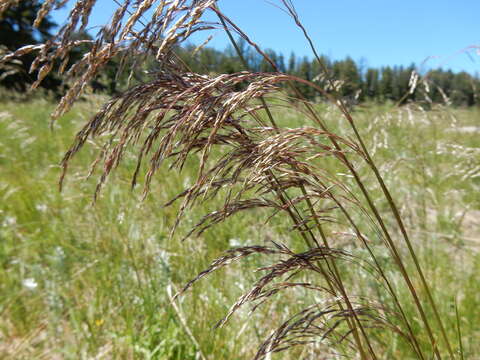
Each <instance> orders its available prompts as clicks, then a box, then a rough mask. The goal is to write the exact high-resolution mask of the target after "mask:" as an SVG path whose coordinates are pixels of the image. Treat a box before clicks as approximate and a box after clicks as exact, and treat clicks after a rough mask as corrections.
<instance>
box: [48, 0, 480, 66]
mask: <svg viewBox="0 0 480 360" xmlns="http://www.w3.org/2000/svg"><path fill="white" fill-rule="evenodd" d="M272 3H276V4H279V0H270V2H269V1H264V0H221V1H219V6H220V8H221V10H222V11H223V12H224V13H225V14H226V15H227V16H229V17H230V18H231V19H232V20H234V21H235V22H236V23H237V24H238V25H240V27H241V28H242V29H243V30H244V31H245V32H246V33H247V34H249V35H250V36H251V37H252V38H253V39H254V41H256V42H257V43H258V44H260V45H261V47H262V48H271V49H274V50H276V51H278V52H281V53H283V54H284V55H285V56H287V57H288V56H289V54H290V52H291V51H294V52H295V53H296V54H297V55H298V56H309V57H310V56H311V52H310V50H309V48H308V46H307V45H308V44H307V43H306V41H305V40H304V39H303V37H302V35H301V33H300V31H299V30H298V29H297V28H296V27H295V25H294V23H293V21H292V20H291V19H290V18H289V17H288V16H287V15H286V14H285V13H284V12H282V11H281V10H279V9H278V8H276V7H275V6H273V5H272ZM293 3H294V4H295V6H296V8H297V12H298V14H299V16H300V19H301V20H302V22H303V24H304V25H305V27H306V28H307V29H308V31H309V33H310V35H311V37H312V38H313V40H314V42H315V45H316V47H317V50H318V51H319V52H320V53H322V54H325V55H327V56H329V57H330V58H332V59H343V58H345V57H346V56H351V57H352V58H353V59H354V60H356V61H362V62H364V63H365V64H366V65H367V66H372V67H379V66H384V65H409V64H410V63H412V62H415V63H416V64H417V65H418V64H421V63H422V62H424V61H425V60H427V59H428V60H427V61H426V63H425V64H426V65H425V66H426V67H431V68H436V67H439V66H441V67H443V68H451V69H453V70H454V71H462V70H465V71H468V72H470V73H476V72H479V73H480V50H479V51H477V50H472V49H470V51H468V52H467V51H464V49H466V48H467V47H469V46H480V21H479V14H480V1H479V0H402V1H400V0H335V1H332V0H328V1H327V0H293ZM115 7H116V5H115V4H114V1H113V0H99V1H98V3H97V6H96V9H95V12H94V15H93V17H92V24H94V25H98V24H101V23H104V22H106V21H108V19H109V14H111V13H112V11H113V9H114V8H115ZM64 16H65V11H60V12H58V13H57V14H56V15H55V17H54V19H55V20H56V21H57V22H59V23H62V21H63V18H64ZM209 18H210V19H213V17H211V16H210V17H209ZM198 41H202V39H198ZM227 44H228V41H227V38H226V37H225V35H224V34H223V33H222V32H221V31H214V38H213V40H212V41H211V43H210V46H213V47H215V48H218V49H223V48H225V46H226V45H227Z"/></svg>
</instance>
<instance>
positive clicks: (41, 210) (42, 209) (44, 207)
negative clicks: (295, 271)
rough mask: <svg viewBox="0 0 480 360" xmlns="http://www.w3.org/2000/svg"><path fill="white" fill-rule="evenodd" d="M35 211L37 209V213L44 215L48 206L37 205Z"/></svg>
mask: <svg viewBox="0 0 480 360" xmlns="http://www.w3.org/2000/svg"><path fill="white" fill-rule="evenodd" d="M35 209H37V211H40V212H42V213H44V212H46V211H47V209H48V207H47V205H46V204H37V205H35Z"/></svg>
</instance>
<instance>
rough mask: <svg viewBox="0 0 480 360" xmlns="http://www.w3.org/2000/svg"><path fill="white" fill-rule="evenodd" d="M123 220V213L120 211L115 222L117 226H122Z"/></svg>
mask: <svg viewBox="0 0 480 360" xmlns="http://www.w3.org/2000/svg"><path fill="white" fill-rule="evenodd" d="M124 220H125V213H124V212H123V211H122V212H121V213H120V214H118V216H117V221H118V223H119V224H123V221H124Z"/></svg>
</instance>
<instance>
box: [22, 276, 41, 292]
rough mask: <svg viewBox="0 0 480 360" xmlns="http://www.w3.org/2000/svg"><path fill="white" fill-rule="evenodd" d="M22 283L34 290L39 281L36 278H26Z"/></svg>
mask: <svg viewBox="0 0 480 360" xmlns="http://www.w3.org/2000/svg"><path fill="white" fill-rule="evenodd" d="M22 284H23V286H24V287H25V288H27V289H28V290H34V289H36V288H37V286H38V283H37V282H36V281H35V279H34V278H26V279H24V280H23V281H22Z"/></svg>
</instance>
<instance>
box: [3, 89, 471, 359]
mask: <svg viewBox="0 0 480 360" xmlns="http://www.w3.org/2000/svg"><path fill="white" fill-rule="evenodd" d="M100 100H101V99H96V98H93V97H92V98H89V100H88V101H85V102H82V103H79V104H78V105H77V106H76V107H75V108H74V110H73V111H72V112H71V113H69V115H67V116H65V117H63V118H62V119H60V120H59V121H58V122H57V123H56V124H55V126H54V131H53V132H52V131H50V129H49V118H48V115H49V113H50V112H51V111H52V110H53V105H52V104H51V103H48V102H46V101H42V100H37V101H35V102H33V103H29V104H20V105H19V104H18V103H4V104H2V105H1V111H0V112H1V115H0V117H1V120H0V134H1V138H0V153H1V157H0V173H1V174H2V175H1V176H0V199H1V201H0V204H1V205H0V214H1V216H0V218H1V219H2V224H1V227H0V238H1V241H0V244H1V245H0V264H1V268H0V279H1V281H0V313H1V317H0V319H1V320H0V344H1V345H0V354H1V357H2V358H6V359H52V358H64V359H79V358H134V357H137V358H142V359H148V358H151V359H195V358H197V355H196V354H198V353H199V352H200V351H201V352H202V353H203V354H205V358H209V359H243V358H249V357H251V356H253V354H254V353H255V352H256V348H257V346H258V345H259V343H261V341H262V340H263V338H264V336H266V335H268V329H269V328H275V327H276V326H278V325H279V324H280V323H281V322H282V321H283V320H285V319H286V318H287V317H288V314H290V313H292V312H294V311H295V310H296V309H301V308H302V305H303V304H301V303H300V304H297V303H295V302H293V299H295V301H298V299H301V298H302V297H305V299H304V301H305V303H308V300H309V296H311V295H309V294H308V293H306V292H305V291H303V290H302V291H300V290H298V292H297V290H290V291H289V293H286V294H285V295H284V297H276V298H275V299H274V300H273V301H271V303H270V305H269V306H268V311H264V312H260V311H257V312H256V313H255V315H254V316H253V317H252V318H250V319H249V316H248V313H247V312H239V313H237V314H236V315H234V317H233V319H232V320H231V322H230V324H229V325H228V326H225V327H223V328H221V329H218V330H213V329H212V327H213V325H214V324H215V323H216V321H218V320H219V319H221V318H222V317H223V316H224V315H225V313H226V312H227V311H228V308H229V306H230V304H231V303H233V302H234V301H235V300H236V298H237V296H239V295H240V293H241V292H242V290H244V289H247V288H248V287H249V284H251V282H252V280H253V279H255V278H258V276H259V274H257V273H252V272H251V269H252V268H254V267H255V266H259V265H260V264H264V260H263V259H261V258H260V257H259V258H258V259H257V258H255V259H254V258H252V259H251V260H249V261H248V262H246V263H241V264H240V263H239V264H237V265H235V266H233V267H230V268H229V270H228V271H226V272H224V273H218V274H216V275H211V277H210V278H209V280H208V281H200V282H198V283H197V284H196V285H195V286H194V287H193V288H192V292H193V293H189V294H187V295H186V296H184V297H182V300H181V301H180V302H179V303H178V304H177V306H176V307H173V306H171V302H170V298H169V293H170V294H173V293H175V292H176V291H177V290H178V289H179V288H181V287H182V286H183V285H184V284H185V283H186V282H187V281H188V280H190V279H191V278H192V277H193V275H194V274H196V273H198V272H200V271H201V270H203V269H204V268H206V267H207V266H208V264H209V263H210V262H211V261H212V260H213V259H214V258H216V257H217V256H219V255H221V254H222V252H223V251H225V250H226V249H228V248H229V247H230V246H240V245H252V244H262V243H263V242H264V241H268V240H269V239H271V240H275V241H278V240H282V239H283V240H287V238H288V237H290V236H291V235H290V234H289V233H287V232H285V230H286V228H288V227H289V225H288V224H283V223H282V222H280V221H278V222H276V221H274V222H273V223H270V224H268V225H265V226H264V225H261V224H258V222H257V218H258V214H259V212H261V211H260V210H250V211H248V212H246V213H244V214H243V215H242V216H239V217H234V218H232V219H230V220H229V221H228V222H226V223H223V224H220V225H218V226H217V227H216V228H212V229H210V230H209V231H206V232H205V233H204V234H203V235H202V236H200V238H195V237H192V238H188V239H187V240H185V241H184V242H180V241H179V240H180V238H181V237H182V235H185V234H186V232H187V231H188V230H189V229H190V228H191V226H192V225H193V224H194V223H196V221H198V217H199V216H200V215H202V214H203V213H205V212H206V211H208V209H211V208H213V207H214V206H215V203H208V204H206V205H201V206H199V207H198V208H197V210H198V213H197V212H195V213H188V214H187V217H186V218H185V219H184V221H183V222H182V223H181V227H180V229H179V231H178V236H175V237H174V238H173V239H169V237H168V233H169V230H170V227H171V226H172V224H173V222H174V217H175V212H176V211H175V209H173V208H161V204H162V203H165V202H166V201H167V200H168V199H170V198H171V197H173V196H174V195H175V194H176V193H177V192H178V191H180V190H181V189H182V188H183V184H187V183H189V182H191V179H192V178H193V177H194V176H195V165H194V164H190V165H189V166H186V167H185V168H184V170H183V171H182V173H181V174H180V175H178V174H177V173H176V172H172V171H168V170H167V169H166V168H165V169H162V170H161V171H159V176H156V177H155V179H154V181H153V183H152V190H151V194H150V195H149V196H148V197H147V199H146V200H145V201H144V202H141V203H139V202H138V198H139V196H140V193H139V191H137V190H135V191H133V193H130V192H128V191H125V190H126V188H127V187H128V184H127V183H128V182H129V179H130V176H131V173H132V171H133V170H134V161H131V160H127V163H126V165H125V166H122V167H120V168H119V170H118V171H117V172H116V173H115V174H113V175H112V176H114V177H115V179H113V181H111V182H110V183H109V184H107V185H106V187H105V189H104V191H103V192H102V195H101V197H100V199H99V200H98V201H97V203H96V205H95V206H92V203H91V202H92V193H93V191H94V186H95V181H93V180H94V179H93V180H89V181H85V179H84V177H83V176H84V174H85V173H86V171H87V169H88V163H89V162H90V160H91V158H92V151H93V150H94V149H95V148H96V146H97V145H95V144H94V143H92V144H91V146H88V148H85V149H84V150H83V152H82V153H81V154H79V156H78V157H77V159H76V161H75V162H74V164H73V165H72V169H71V170H70V172H71V175H70V176H69V177H68V178H67V183H66V185H65V187H64V190H63V192H62V193H59V192H58V189H57V186H56V184H57V182H58V178H59V175H60V169H59V167H58V166H56V164H58V163H59V160H60V159H61V157H62V154H63V152H64V151H65V149H67V147H68V145H69V143H70V142H71V140H72V138H73V136H74V133H75V131H76V130H78V129H79V127H80V126H81V125H83V123H84V121H85V118H86V117H88V116H90V115H91V111H92V110H91V109H94V108H96V107H98V106H99V104H100ZM321 111H322V113H323V114H325V116H326V121H328V123H329V124H330V125H331V126H335V127H336V128H338V129H339V130H341V129H344V125H342V122H341V121H339V120H338V119H339V117H338V113H337V111H336V110H335V109H333V108H332V107H329V106H328V107H323V108H322V109H321ZM276 115H277V118H279V119H281V122H282V125H285V126H299V125H301V124H302V123H303V122H304V120H303V119H302V118H301V117H295V116H291V115H290V114H287V113H286V112H284V111H282V110H278V111H276ZM355 116H356V119H357V122H358V124H359V126H360V127H361V132H362V135H364V136H365V142H366V143H367V144H368V146H369V148H371V149H373V150H374V158H375V160H376V161H377V164H378V165H379V167H380V168H381V171H382V173H383V174H385V175H386V178H385V180H386V182H387V183H388V185H389V188H390V189H392V191H393V193H394V196H395V198H396V199H398V203H399V204H400V206H401V211H402V216H403V217H404V219H406V222H407V226H408V230H409V232H410V233H411V236H412V241H413V242H414V244H415V248H416V250H417V252H418V256H419V257H420V259H421V262H422V264H423V265H424V271H425V273H426V276H427V278H428V279H429V283H430V285H431V287H432V288H433V289H434V290H435V297H436V300H437V304H438V306H439V307H440V312H441V313H442V314H445V315H448V319H446V328H447V331H448V335H449V338H450V339H451V341H452V343H453V345H454V347H455V349H456V351H457V350H458V349H459V347H458V339H457V330H456V324H455V307H454V304H455V301H456V302H457V305H458V311H459V323H460V326H461V333H462V337H463V349H464V354H465V359H474V358H475V357H476V356H477V354H478V346H479V345H478V341H477V340H478V338H479V336H480V325H479V324H480V322H478V321H476V320H475V319H478V315H477V312H478V310H477V309H478V307H479V306H480V284H479V282H478V279H477V277H478V273H479V271H480V252H479V251H478V250H479V244H478V238H479V237H478V236H479V233H478V214H479V211H480V199H479V198H478V196H477V194H478V191H479V186H480V183H479V177H478V156H479V154H478V148H479V146H480V144H479V141H478V136H477V135H478V134H476V133H474V132H472V133H470V132H465V131H464V130H465V129H467V130H468V129H469V127H472V126H475V121H476V119H477V118H478V116H479V114H478V110H452V109H449V108H436V109H434V110H432V111H429V112H424V111H422V110H421V109H419V108H416V107H414V106H410V107H405V108H402V109H393V110H392V109H389V108H387V107H384V108H379V107H361V108H358V110H357V112H356V113H355ZM432 135H433V136H432ZM130 157H131V156H130V155H128V154H127V159H130ZM216 205H219V204H216ZM338 241H339V242H338V243H336V244H335V246H336V247H341V248H344V249H348V250H349V251H351V252H353V253H354V254H357V255H358V256H362V251H364V250H362V249H360V248H359V247H358V246H357V245H355V241H352V235H351V234H348V233H345V234H341V236H340V237H339V238H338ZM380 259H381V260H382V261H383V262H384V263H385V265H386V266H387V268H389V267H392V266H393V264H391V260H390V259H389V257H388V255H387V254H386V253H385V254H384V256H382V257H381V258H380ZM410 266H411V265H410ZM345 274H346V276H347V278H346V279H345V282H346V283H347V284H348V286H349V288H352V289H357V290H361V293H363V294H366V295H369V294H374V293H375V292H378V291H380V290H379V289H378V287H377V284H375V283H374V282H372V280H371V278H369V277H368V276H366V275H363V274H358V273H349V272H348V271H345ZM392 276H393V279H394V283H395V284H397V286H400V285H399V284H400V283H401V280H400V276H399V274H397V273H392ZM404 296H405V297H406V298H407V297H408V295H407V294H404ZM385 301H390V300H388V299H385ZM407 311H409V312H412V313H414V312H415V310H414V308H413V305H412V306H411V307H408V308H407ZM378 336H379V339H378V341H380V342H382V343H384V344H385V345H386V347H385V348H386V349H388V353H385V354H379V355H380V356H381V358H396V359H407V358H409V357H408V355H406V354H409V352H408V350H407V349H406V348H405V344H404V343H403V342H401V341H400V342H399V339H398V338H397V337H396V336H394V335H393V334H392V333H390V332H380V333H379V334H378ZM311 351H314V350H311V349H309V348H308V347H306V348H305V349H304V350H303V352H302V351H299V352H297V353H296V355H295V351H293V352H290V353H285V354H284V357H279V358H295V357H297V356H298V354H299V353H303V355H302V356H303V357H301V358H305V359H306V358H311V357H315V355H314V354H315V353H311ZM290 356H291V357H290ZM309 356H310V357H309Z"/></svg>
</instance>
